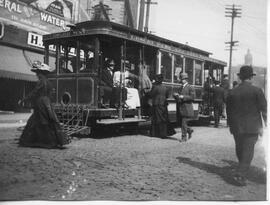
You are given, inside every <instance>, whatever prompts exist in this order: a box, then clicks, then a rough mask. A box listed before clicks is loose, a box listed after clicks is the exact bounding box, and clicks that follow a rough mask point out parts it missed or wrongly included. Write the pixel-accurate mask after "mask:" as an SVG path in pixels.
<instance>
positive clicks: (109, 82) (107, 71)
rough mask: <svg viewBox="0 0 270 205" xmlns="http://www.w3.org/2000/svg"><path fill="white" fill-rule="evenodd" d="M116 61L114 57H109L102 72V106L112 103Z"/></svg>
mask: <svg viewBox="0 0 270 205" xmlns="http://www.w3.org/2000/svg"><path fill="white" fill-rule="evenodd" d="M114 66H115V64H114V61H113V60H112V59H107V60H106V61H105V63H104V68H103V69H102V72H101V82H100V100H101V107H104V108H105V107H108V106H109V105H110V100H111V95H112V88H113V71H114Z"/></svg>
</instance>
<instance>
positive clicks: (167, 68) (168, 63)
mask: <svg viewBox="0 0 270 205" xmlns="http://www.w3.org/2000/svg"><path fill="white" fill-rule="evenodd" d="M161 73H162V74H163V77H164V82H168V83H171V82H172V55H171V54H170V53H166V52H161Z"/></svg>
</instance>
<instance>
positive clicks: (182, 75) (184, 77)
mask: <svg viewBox="0 0 270 205" xmlns="http://www.w3.org/2000/svg"><path fill="white" fill-rule="evenodd" d="M180 78H181V79H188V74H187V73H181V74H180Z"/></svg>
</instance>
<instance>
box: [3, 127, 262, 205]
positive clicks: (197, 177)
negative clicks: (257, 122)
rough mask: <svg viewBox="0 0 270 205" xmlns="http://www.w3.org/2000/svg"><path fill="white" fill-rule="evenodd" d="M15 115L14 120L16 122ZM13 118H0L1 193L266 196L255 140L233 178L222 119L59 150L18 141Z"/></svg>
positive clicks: (24, 196)
mask: <svg viewBox="0 0 270 205" xmlns="http://www.w3.org/2000/svg"><path fill="white" fill-rule="evenodd" d="M20 123H21V122H20ZM20 123H17V122H13V123H9V126H8V125H7V124H5V123H3V122H2V124H1V123H0V156H1V157H0V200H2V201H5V200H8V201H9V200H57V201H58V200H89V201H92V200H135V201H136V200H154V201H156V200H165V201H167V200H168V201H169V200H175V201H182V200H187V201H197V200H207V201H212V200H215V201H216V200H217V201H220V200H222V201H234V200H237V201H238V200H240V201H241V200H251V201H253V200H255V201H257V200H258V201H264V200H266V172H265V169H264V167H265V160H264V153H263V149H262V147H261V146H259V143H257V146H256V151H255V156H254V160H253V162H252V167H251V170H250V172H249V176H248V184H247V186H245V187H239V186H235V185H233V183H232V181H231V177H230V176H231V175H230V173H231V169H232V168H234V167H235V165H236V157H235V152H234V142H233V138H232V136H231V135H230V134H229V130H228V128H227V127H225V126H223V127H221V128H218V129H217V128H213V127H194V135H193V137H192V138H191V139H190V141H188V142H186V143H180V142H179V141H177V138H179V137H180V136H181V133H180V130H179V129H177V132H178V133H177V134H175V135H173V136H172V137H171V138H169V139H159V138H153V137H149V136H146V135H144V134H138V135H123V136H117V137H106V138H73V140H72V143H71V144H69V145H68V146H67V148H66V149H64V150H55V149H41V148H25V147H18V144H17V142H18V138H19V136H20V133H21V131H18V129H17V128H18V127H19V126H21V124H20Z"/></svg>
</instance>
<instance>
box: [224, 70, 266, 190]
mask: <svg viewBox="0 0 270 205" xmlns="http://www.w3.org/2000/svg"><path fill="white" fill-rule="evenodd" d="M254 75H255V74H254V73H253V69H252V67H251V66H242V67H241V68H240V73H238V76H239V78H240V80H241V83H240V84H239V85H238V86H237V87H235V88H234V89H232V90H231V91H230V92H229V95H228V98H227V117H228V124H229V127H230V132H231V133H232V134H233V136H234V140H235V148H236V156H237V159H238V161H239V163H238V167H237V169H236V173H235V175H234V177H233V179H234V180H235V182H236V183H237V185H240V186H245V185H246V174H247V171H248V168H249V167H250V164H251V161H252V159H253V155H254V146H255V143H256V141H257V139H258V135H259V134H262V119H263V120H264V121H265V122H266V114H267V103H266V99H265V96H264V94H263V92H262V90H261V89H260V88H257V87H255V86H253V85H252V84H251V80H252V77H253V76H254Z"/></svg>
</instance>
